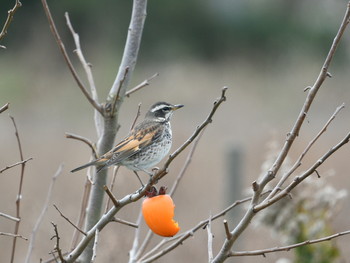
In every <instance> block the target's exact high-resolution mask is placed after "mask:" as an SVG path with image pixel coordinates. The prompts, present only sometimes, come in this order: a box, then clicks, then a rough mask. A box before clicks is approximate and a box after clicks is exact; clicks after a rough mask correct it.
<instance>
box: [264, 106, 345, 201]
mask: <svg viewBox="0 0 350 263" xmlns="http://www.w3.org/2000/svg"><path fill="white" fill-rule="evenodd" d="M344 107H345V104H344V103H343V104H342V105H340V106H339V107H338V108H337V109H336V110H335V112H334V113H333V115H332V116H331V117H330V118H329V120H328V121H327V123H326V124H325V125H324V126H323V128H322V129H321V130H320V131H319V133H318V134H317V135H316V136H315V138H313V139H312V140H311V141H310V142H309V144H308V145H307V147H306V148H305V150H304V151H303V152H302V153H301V155H300V156H299V158H298V160H297V161H296V162H295V163H294V165H293V166H292V168H291V169H290V170H289V171H288V172H287V173H285V174H284V175H283V176H282V178H281V179H280V181H279V182H278V184H277V185H276V186H275V187H274V189H273V190H272V192H271V193H270V194H269V195H268V196H267V197H266V200H268V199H270V198H272V197H273V196H274V195H276V193H277V192H278V191H280V190H281V189H282V186H283V184H284V182H285V181H286V180H287V179H288V178H289V177H290V176H291V175H292V174H293V173H294V172H295V170H296V169H297V168H298V167H300V166H301V161H302V160H303V158H304V157H305V155H306V154H307V152H308V151H309V150H310V149H311V147H312V146H313V145H314V144H315V142H316V141H317V140H318V139H319V138H320V137H321V135H322V134H323V133H324V132H326V130H327V128H328V126H329V125H330V124H331V122H332V121H333V120H334V119H335V117H336V115H337V114H338V113H339V111H341V110H342V109H344Z"/></svg>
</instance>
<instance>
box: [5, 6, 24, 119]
mask: <svg viewBox="0 0 350 263" xmlns="http://www.w3.org/2000/svg"><path fill="white" fill-rule="evenodd" d="M21 6H22V3H21V2H20V1H19V0H16V3H15V5H14V7H13V8H12V9H10V10H9V11H8V12H7V18H6V21H5V24H4V26H3V27H2V30H1V32H0V41H1V40H2V39H3V38H4V37H5V36H6V34H7V30H8V29H9V27H10V24H11V22H12V19H13V16H14V15H15V13H16V12H17V10H18V9H19V8H20V7H21ZM1 47H4V46H1ZM0 113H1V111H0Z"/></svg>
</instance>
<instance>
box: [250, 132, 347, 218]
mask: <svg viewBox="0 0 350 263" xmlns="http://www.w3.org/2000/svg"><path fill="white" fill-rule="evenodd" d="M349 140H350V133H348V134H347V135H346V136H345V137H344V139H342V140H341V141H340V142H339V143H338V144H337V145H335V146H334V147H332V148H331V149H330V150H329V151H328V152H327V153H325V154H324V155H323V156H322V157H321V158H320V159H318V160H317V161H316V162H315V163H314V165H312V166H311V167H310V168H309V169H308V170H306V171H305V172H304V173H302V174H301V175H299V176H296V177H295V178H294V180H293V182H291V183H290V184H289V185H288V186H287V187H286V188H285V189H283V190H282V191H281V192H279V193H278V194H276V195H275V196H274V197H272V198H270V199H268V200H266V201H265V200H264V201H263V202H261V203H260V204H258V205H256V206H255V207H254V212H258V211H260V210H262V209H264V208H266V207H268V206H270V205H272V204H273V203H276V202H277V201H278V200H280V199H282V198H283V197H285V196H287V195H288V194H289V193H290V192H291V191H292V190H293V189H294V188H295V187H296V186H297V185H298V184H300V183H301V182H302V181H304V180H305V179H306V178H307V177H308V176H310V175H311V174H313V173H315V172H316V169H317V168H318V167H319V166H320V165H322V164H323V163H324V162H325V161H326V160H327V159H328V157H330V156H331V155H332V154H334V153H335V152H336V151H337V150H339V149H340V148H341V147H342V146H344V145H345V144H346V143H348V142H349Z"/></svg>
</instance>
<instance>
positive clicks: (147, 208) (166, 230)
mask: <svg viewBox="0 0 350 263" xmlns="http://www.w3.org/2000/svg"><path fill="white" fill-rule="evenodd" d="M174 209H175V205H174V202H173V199H171V197H170V196H169V195H165V194H163V195H162V194H161V195H157V196H154V197H147V198H146V199H145V200H143V203H142V214H143V218H144V219H145V221H146V224H147V225H148V227H149V228H150V229H151V230H152V231H153V232H154V233H156V234H157V235H160V236H163V237H172V236H174V235H175V234H176V233H177V232H178V231H179V230H180V227H179V224H178V223H177V222H175V221H174V219H173V217H174Z"/></svg>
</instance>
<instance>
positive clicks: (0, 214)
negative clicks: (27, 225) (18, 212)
mask: <svg viewBox="0 0 350 263" xmlns="http://www.w3.org/2000/svg"><path fill="white" fill-rule="evenodd" d="M0 216H2V217H5V218H7V219H10V220H12V221H15V222H18V221H21V219H19V218H17V217H14V216H10V215H8V214H5V213H1V212H0Z"/></svg>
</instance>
